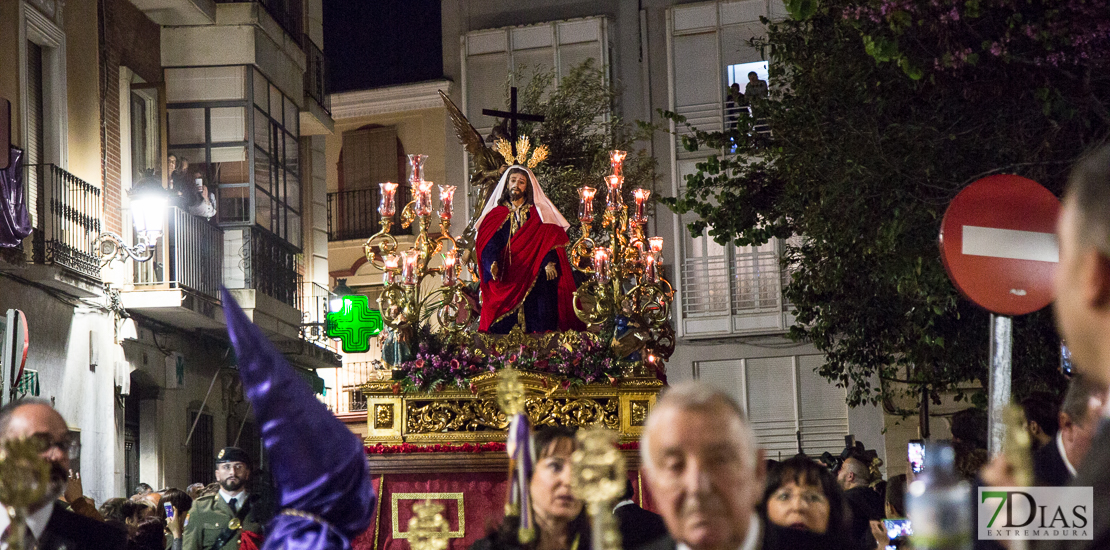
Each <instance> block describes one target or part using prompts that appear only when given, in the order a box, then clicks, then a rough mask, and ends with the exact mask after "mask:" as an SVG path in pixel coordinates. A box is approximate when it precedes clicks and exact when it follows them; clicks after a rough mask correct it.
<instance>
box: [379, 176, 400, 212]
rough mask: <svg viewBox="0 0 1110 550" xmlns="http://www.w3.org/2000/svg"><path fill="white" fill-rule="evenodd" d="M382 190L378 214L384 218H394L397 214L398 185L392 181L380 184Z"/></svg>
mask: <svg viewBox="0 0 1110 550" xmlns="http://www.w3.org/2000/svg"><path fill="white" fill-rule="evenodd" d="M378 187H380V188H381V190H382V202H381V204H379V205H378V214H380V215H381V217H383V218H392V217H393V216H394V215H395V214H396V213H397V184H396V183H393V182H391V181H387V182H385V183H379V184H378Z"/></svg>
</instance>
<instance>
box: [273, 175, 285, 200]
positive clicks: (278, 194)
mask: <svg viewBox="0 0 1110 550" xmlns="http://www.w3.org/2000/svg"><path fill="white" fill-rule="evenodd" d="M273 173H274V187H273V190H272V191H271V194H273V195H274V198H276V199H277V200H278V201H280V202H285V185H284V184H285V170H282V169H281V168H275V169H274V172H273Z"/></svg>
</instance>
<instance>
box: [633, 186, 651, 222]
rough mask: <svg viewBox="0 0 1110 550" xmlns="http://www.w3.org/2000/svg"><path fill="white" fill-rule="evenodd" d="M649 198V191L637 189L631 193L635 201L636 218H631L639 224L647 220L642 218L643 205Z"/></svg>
mask: <svg viewBox="0 0 1110 550" xmlns="http://www.w3.org/2000/svg"><path fill="white" fill-rule="evenodd" d="M650 197H651V190H650V189H643V188H638V189H636V190H634V191H632V198H633V199H635V200H636V216H635V217H634V218H633V219H635V220H636V221H637V222H639V223H644V222H646V221H647V218H646V217H645V216H644V203H645V202H647V200H648V198H650Z"/></svg>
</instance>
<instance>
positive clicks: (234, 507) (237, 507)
mask: <svg viewBox="0 0 1110 550" xmlns="http://www.w3.org/2000/svg"><path fill="white" fill-rule="evenodd" d="M250 479H251V459H250V457H249V456H248V455H247V453H246V451H244V450H243V449H240V448H238V447H225V448H223V449H222V450H221V451H220V452H219V454H217V455H216V482H217V483H219V484H220V491H219V492H218V493H216V494H214V495H209V496H205V497H201V498H199V499H197V501H196V502H195V503H193V508H192V510H190V511H189V515H188V517H186V519H185V533H184V537H183V541H182V545H181V547H182V548H183V549H184V550H221V549H223V550H236V549H238V548H239V543H240V541H241V540H243V539H244V538H246V539H253V540H254V541H255V542H256V545H257V546H258V547H261V546H262V540H261V537H262V527H263V526H264V525H265V524H266V522H267V521H268V520H269V519H270V506H268V505H266V504H264V503H263V502H262V501H261V499H260V498H259V497H258V496H257V495H253V494H251V493H249V492H248V488H249V486H250V485H249V484H250ZM175 543H176V541H175ZM175 546H176V544H175Z"/></svg>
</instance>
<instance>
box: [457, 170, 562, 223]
mask: <svg viewBox="0 0 1110 550" xmlns="http://www.w3.org/2000/svg"><path fill="white" fill-rule="evenodd" d="M514 168H520V169H521V170H524V172H525V173H527V174H528V179H529V180H530V181H531V182H532V203H533V204H535V205H536V211H538V212H539V213H540V221H542V222H543V223H553V224H555V225H558V226H559V227H562V228H563V229H566V228H568V227H570V223H569V222H567V219H566V218H564V217H563V215H562V214H560V213H559V210H558V209H557V208H555V205H554V204H552V202H551V199H549V198H547V195H545V194H543V189H540V183H539V181H537V180H536V175H535V174H533V173H532V171H531V170H529V169H528V168H525V167H524V166H521V165H519V164H514V165H512V166H510V167H508V168H506V169H505V173H504V174H501V181H499V182H497V187H494V188H493V192H492V193H490V195H489V200H487V201H486V206H485V207H484V208H482V213H481V214H480V215H479V216H478V221H477V222H475V224H474V227H482V220H484V219H486V215H487V214H489V213H490V211H491V210H493V209H494V207H496V206H497V203H498V202H500V201H501V195H502V193H504V192H505V185H506V182H507V181H508V180H509V172H510V171H512V170H513V169H514Z"/></svg>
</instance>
